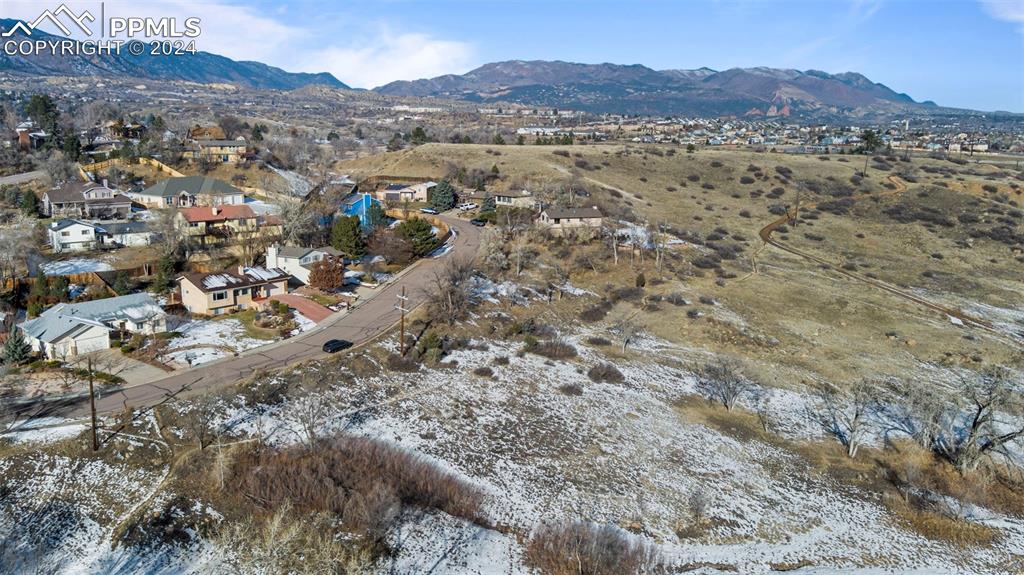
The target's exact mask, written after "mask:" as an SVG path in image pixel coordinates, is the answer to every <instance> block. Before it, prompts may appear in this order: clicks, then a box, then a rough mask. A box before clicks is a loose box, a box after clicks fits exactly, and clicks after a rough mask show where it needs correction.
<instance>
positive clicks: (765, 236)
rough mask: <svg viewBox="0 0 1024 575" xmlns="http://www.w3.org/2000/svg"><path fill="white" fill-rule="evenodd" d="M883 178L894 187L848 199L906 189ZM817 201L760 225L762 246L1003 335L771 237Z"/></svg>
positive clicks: (895, 179)
mask: <svg viewBox="0 0 1024 575" xmlns="http://www.w3.org/2000/svg"><path fill="white" fill-rule="evenodd" d="M887 179H888V180H889V181H890V182H892V183H893V184H894V185H895V186H896V188H895V189H892V190H887V191H885V192H882V193H880V194H861V195H859V196H853V197H852V199H853V200H855V201H859V200H862V199H864V198H870V197H876V198H877V197H885V196H896V195H899V194H902V193H903V192H905V191H907V185H906V184H905V183H904V182H903V180H901V179H899V178H898V177H896V176H888V177H887ZM817 205H818V204H817V203H812V204H805V205H802V206H798V207H797V208H794V209H791V210H789V209H788V210H787V212H786V215H784V216H782V217H780V218H778V219H777V220H775V221H773V222H771V223H769V224H768V225H767V226H765V227H763V228H761V231H760V232H759V233H758V235H760V236H761V240H762V241H763V242H764V244H765V245H766V246H768V245H770V246H774V247H776V248H779V249H780V250H782V251H785V252H789V253H791V254H793V255H795V256H799V257H801V258H804V259H806V260H808V261H811V262H814V263H816V264H818V265H820V266H824V267H826V268H828V269H829V270H830V271H833V272H835V273H838V274H840V275H843V276H846V277H848V278H851V279H854V280H857V281H859V282H862V283H866V284H869V285H871V286H874V287H876V288H878V289H880V290H883V291H886V292H889V293H891V294H893V295H896V296H898V297H901V298H903V299H906V300H909V301H912V302H914V303H916V304H919V305H923V306H925V307H927V308H929V309H933V310H935V311H938V312H941V313H944V314H946V315H947V316H949V317H954V318H957V319H959V320H960V321H962V322H964V323H965V324H969V325H973V326H977V327H980V328H982V329H984V330H986V331H989V332H991V333H993V334H996V335H1000V336H1001V335H1003V334H1001V333H1000V332H999V331H998V330H996V329H994V328H993V327H992V324H991V323H989V322H987V321H985V320H983V319H979V318H976V317H974V316H971V315H969V314H967V313H964V312H963V311H961V310H959V309H955V308H951V307H946V306H943V305H940V304H937V303H934V302H931V301H929V300H927V299H925V298H923V297H921V296H918V295H915V294H913V293H910V292H908V291H904V290H902V289H900V288H898V287H896V286H893V285H890V284H888V283H886V282H883V281H881V280H877V279H874V278H869V277H867V276H863V275H861V274H858V273H856V272H851V271H848V270H845V269H843V268H841V267H839V266H837V265H835V264H833V263H832V262H830V261H828V260H826V259H824V258H821V257H818V256H816V255H813V254H810V253H807V252H805V251H803V250H800V249H797V248H794V247H790V246H787V245H786V244H783V243H781V242H778V241H776V240H775V239H773V238H772V234H773V233H774V232H775V230H777V229H778V228H779V226H782V225H783V224H786V223H788V222H790V221H791V220H795V219H796V218H797V217H798V216H799V213H798V212H799V210H801V209H814V208H815V207H817ZM755 258H756V254H755ZM754 265H755V269H756V265H757V264H756V260H755V264H754Z"/></svg>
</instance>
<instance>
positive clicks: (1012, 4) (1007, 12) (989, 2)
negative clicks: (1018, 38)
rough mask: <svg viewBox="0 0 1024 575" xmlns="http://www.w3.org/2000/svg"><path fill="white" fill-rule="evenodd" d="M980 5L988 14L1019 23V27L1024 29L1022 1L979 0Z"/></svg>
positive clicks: (998, 18)
mask: <svg viewBox="0 0 1024 575" xmlns="http://www.w3.org/2000/svg"><path fill="white" fill-rule="evenodd" d="M981 6H982V7H983V8H984V9H985V12H987V13H988V15H989V16H991V17H993V18H995V19H996V20H1003V21H1004V22H1013V23H1014V24H1020V25H1021V28H1020V29H1021V30H1022V31H1024V2H1021V0H981Z"/></svg>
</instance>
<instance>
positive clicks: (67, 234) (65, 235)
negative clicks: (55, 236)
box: [60, 232, 71, 238]
mask: <svg viewBox="0 0 1024 575" xmlns="http://www.w3.org/2000/svg"><path fill="white" fill-rule="evenodd" d="M60 235H61V237H65V238H67V237H70V236H71V232H61V233H60Z"/></svg>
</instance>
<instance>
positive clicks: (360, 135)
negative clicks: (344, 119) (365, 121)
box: [355, 127, 363, 140]
mask: <svg viewBox="0 0 1024 575" xmlns="http://www.w3.org/2000/svg"><path fill="white" fill-rule="evenodd" d="M355 136H356V139H357V140H362V139H363V129H362V128H361V127H360V128H356V132H355Z"/></svg>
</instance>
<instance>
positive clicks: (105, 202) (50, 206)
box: [42, 182, 132, 218]
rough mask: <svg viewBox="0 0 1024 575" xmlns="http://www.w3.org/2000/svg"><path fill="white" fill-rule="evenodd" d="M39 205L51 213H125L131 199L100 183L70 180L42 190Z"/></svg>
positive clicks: (85, 215)
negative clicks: (56, 186)
mask: <svg viewBox="0 0 1024 575" xmlns="http://www.w3.org/2000/svg"><path fill="white" fill-rule="evenodd" d="M42 209H43V214H45V215H47V216H50V217H70V218H115V217H126V216H128V215H131V213H132V200H131V198H129V197H127V196H122V195H121V194H119V193H117V192H115V191H114V190H112V189H110V188H108V187H106V186H105V185H103V184H97V183H95V182H84V183H83V182H69V183H67V184H64V185H63V186H62V187H60V188H58V189H56V190H48V191H47V192H45V193H44V194H43V205H42Z"/></svg>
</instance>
